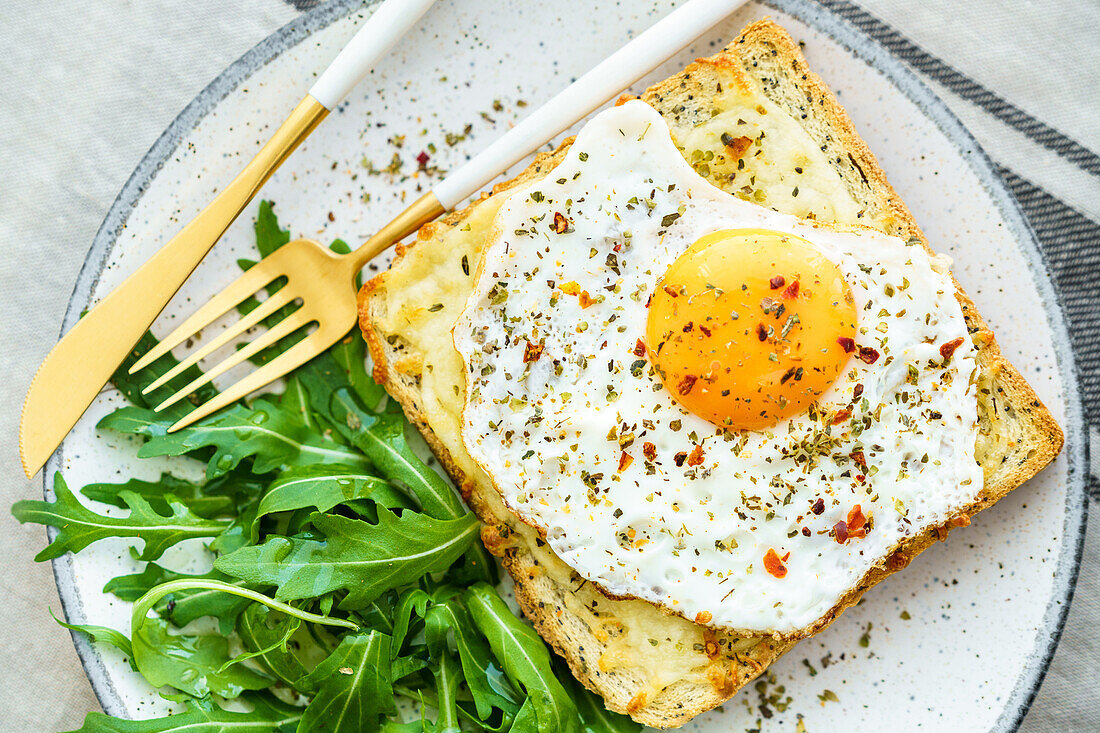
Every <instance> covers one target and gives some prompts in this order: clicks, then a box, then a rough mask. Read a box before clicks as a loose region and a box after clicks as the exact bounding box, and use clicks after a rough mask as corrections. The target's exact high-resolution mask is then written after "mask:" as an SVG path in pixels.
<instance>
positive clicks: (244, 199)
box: [19, 0, 435, 478]
mask: <svg viewBox="0 0 1100 733" xmlns="http://www.w3.org/2000/svg"><path fill="white" fill-rule="evenodd" d="M434 1H435V0H386V2H384V3H382V4H381V5H380V6H379V7H378V9H377V10H375V11H374V13H372V14H371V17H370V18H369V19H368V20H367V22H366V23H364V24H363V27H362V28H360V29H359V31H358V32H357V33H356V34H355V36H354V37H353V38H352V39H351V41H350V42H348V44H347V45H346V46H345V47H344V48H343V49H342V50H341V51H340V53H339V55H337V57H336V59H334V60H333V62H332V63H331V64H330V65H329V67H328V68H327V69H326V70H325V71H324V73H322V74H321V76H320V77H319V78H318V79H317V82H316V83H315V84H314V85H313V87H312V88H311V89H310V90H309V93H308V94H307V95H306V96H305V98H304V99H303V100H302V101H301V102H299V103H298V106H296V107H295V108H294V111H293V112H291V113H290V116H289V117H288V118H287V119H286V121H285V122H283V124H282V125H280V126H279V129H278V130H276V131H275V134H274V136H272V138H271V140H269V141H268V142H267V144H265V145H264V146H263V147H262V148H261V149H260V151H259V153H257V154H256V157H255V158H253V159H252V160H251V161H250V162H249V163H248V165H247V166H245V168H244V170H242V171H241V172H240V174H239V175H238V176H237V177H236V178H234V179H233V181H232V182H231V183H230V184H229V185H228V186H226V187H225V189H224V190H222V192H221V193H220V194H218V196H217V197H216V198H215V199H214V200H213V201H211V202H210V204H208V205H207V207H206V208H205V209H203V210H202V212H201V213H199V215H198V216H196V217H195V218H194V219H193V220H192V221H191V222H190V223H189V224H188V225H187V226H185V227H184V228H183V229H181V230H180V232H179V233H178V234H176V236H174V237H172V239H171V240H169V242H168V243H167V244H165V245H164V246H163V247H161V248H160V250H158V251H157V253H156V254H155V255H153V257H152V258H150V259H149V261H148V262H146V263H145V264H144V265H142V266H141V267H140V268H139V269H138V270H137V272H135V273H133V274H132V275H130V276H129V277H128V278H126V280H125V281H123V283H122V284H121V285H119V286H118V287H117V288H115V289H114V290H113V291H112V292H111V293H110V294H109V295H108V296H107V297H105V298H104V299H103V300H101V301H100V302H99V303H98V304H97V305H96V306H95V307H94V308H92V310H90V311H89V312H88V313H87V314H86V315H85V316H84V317H83V318H81V319H80V320H79V321H78V322H77V323H76V325H75V326H73V327H72V328H71V329H70V330H69V332H68V333H66V334H65V335H64V336H63V337H62V338H61V340H60V341H59V342H58V343H57V345H56V346H54V347H53V349H52V350H51V351H50V353H49V354H47V355H46V359H45V361H43V362H42V365H41V366H40V367H39V368H38V372H37V373H35V375H34V379H33V380H32V381H31V385H30V388H29V389H28V391H27V398H26V400H25V401H24V403H23V415H22V420H21V422H20V425H19V456H20V459H21V460H22V462H23V471H24V472H26V474H27V477H28V478H30V477H32V476H34V474H36V473H38V470H39V469H40V468H42V466H43V465H45V463H46V461H47V459H49V457H50V455H51V454H52V453H53V452H54V450H56V448H57V446H59V445H60V444H61V441H62V440H63V439H64V438H65V436H66V435H67V434H68V433H69V431H70V430H72V428H73V426H74V425H76V421H77V420H79V419H80V416H81V415H83V414H84V411H85V410H87V409H88V406H89V405H90V404H91V403H92V400H94V399H95V398H96V395H98V394H99V391H100V390H101V389H102V388H103V385H105V384H106V383H107V380H108V379H110V377H111V374H112V373H114V371H115V369H117V368H118V366H119V364H121V363H122V362H123V360H124V359H125V358H126V356H127V354H128V353H129V351H130V349H132V348H133V347H134V344H136V343H137V342H138V339H140V338H141V336H142V334H144V333H145V331H146V330H148V328H149V326H150V325H151V324H152V323H153V321H154V320H155V319H156V317H157V315H159V314H160V312H161V311H162V310H163V309H164V306H165V305H167V304H168V301H169V300H171V299H172V296H173V295H175V294H176V291H177V290H179V288H180V286H181V285H183V282H184V281H185V280H186V279H187V277H188V276H189V275H190V274H191V273H192V271H194V269H195V268H196V267H197V266H198V264H199V262H201V261H202V258H203V257H205V256H206V253H207V252H209V251H210V248H211V247H213V246H214V243H215V242H217V241H218V239H219V238H220V237H221V235H222V234H223V233H225V230H226V229H228V228H229V225H230V224H232V223H233V220H234V219H236V218H237V216H238V215H239V214H240V213H241V211H243V210H244V207H245V206H247V205H248V202H249V201H251V200H252V198H253V196H255V195H256V192H257V191H259V190H260V187H261V186H263V184H264V183H265V182H266V181H267V179H268V178H270V177H271V174H272V173H274V172H275V170H276V169H277V168H278V167H279V165H280V164H282V162H283V161H284V160H286V159H287V157H288V156H289V155H290V154H291V153H292V152H294V150H295V148H297V147H298V145H299V144H301V142H302V141H303V140H305V139H306V137H308V136H309V134H310V133H311V132H313V130H314V128H316V127H317V125H318V124H319V123H320V122H321V120H323V119H324V118H325V116H326V115H328V113H329V110H331V109H333V108H334V107H335V106H336V105H337V104H339V103H340V101H342V100H343V98H344V97H345V96H347V93H348V92H350V91H351V88H352V87H354V86H355V84H356V83H358V82H359V80H360V79H362V78H363V77H364V76H365V75H366V74H367V72H368V71H369V70H370V68H371V67H372V66H373V65H374V63H375V62H376V61H378V59H380V58H381V57H382V56H383V55H384V54H385V53H386V52H387V51H388V50H389V49H390V48H391V47H392V46H393V44H394V43H396V42H397V40H398V39H399V38H401V37H402V36H403V35H405V33H406V32H408V31H409V30H410V29H411V28H412V27H413V25H415V24H416V22H417V21H418V20H419V19H420V17H421V16H422V15H423V14H424V13H425V12H426V11H427V9H428V8H429V7H430V6H431V5H432V3H433V2H434Z"/></svg>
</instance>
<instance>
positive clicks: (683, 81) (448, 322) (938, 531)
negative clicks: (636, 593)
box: [359, 19, 1063, 728]
mask: <svg viewBox="0 0 1100 733" xmlns="http://www.w3.org/2000/svg"><path fill="white" fill-rule="evenodd" d="M641 98H642V99H643V100H644V101H645V102H647V103H648V104H650V105H651V106H653V107H654V108H655V109H656V110H657V111H658V112H659V113H660V114H661V115H662V116H663V118H664V119H665V121H666V122H667V123H668V125H669V127H670V129H671V131H672V137H673V139H674V140H675V141H676V143H677V146H678V147H680V148H681V150H682V152H683V153H684V156H685V158H686V159H687V160H688V161H689V162H691V163H692V165H693V166H694V167H695V170H696V171H697V172H698V173H700V174H701V175H703V176H704V177H707V178H709V180H710V181H711V182H712V183H714V184H715V185H717V186H719V187H721V188H724V189H725V190H727V191H729V192H731V193H733V194H735V195H737V196H739V197H742V198H747V199H749V200H753V201H756V202H758V203H760V204H761V205H764V206H768V207H771V208H773V209H776V210H778V211H780V212H783V213H787V214H793V215H796V216H800V217H803V218H811V219H818V220H824V221H830V222H836V223H839V224H862V225H864V226H869V227H872V228H874V229H878V230H880V231H883V232H885V233H887V234H891V235H894V236H898V237H902V238H904V239H909V238H917V239H919V240H920V241H921V242H922V243H924V242H925V240H924V236H923V234H922V233H921V231H920V229H919V228H918V226H917V224H916V222H915V221H914V220H913V217H912V215H911V214H910V213H909V211H908V209H907V208H906V207H905V205H904V204H903V203H902V201H901V200H900V199H899V197H898V195H897V193H896V192H895V191H894V189H893V188H892V187H891V186H890V184H889V182H888V181H887V180H886V176H885V174H884V173H883V171H882V169H881V168H880V167H879V165H878V162H877V161H876V160H875V158H874V156H873V155H872V154H871V152H870V151H869V150H868V149H867V146H866V145H865V144H864V142H863V140H862V139H860V137H859V136H858V135H857V134H856V132H855V130H854V128H853V126H852V123H851V120H850V119H849V118H848V116H847V114H846V113H845V112H844V110H843V108H841V106H840V105H839V104H838V102H837V100H836V98H835V97H834V96H833V94H832V93H831V92H830V91H829V89H828V88H827V87H826V86H825V84H824V83H823V82H822V81H821V79H820V78H819V77H817V76H816V75H815V74H813V73H812V72H810V71H809V69H808V68H807V64H806V60H805V58H804V57H803V56H802V53H801V52H800V51H799V48H798V45H797V43H795V41H794V40H792V39H791V37H790V36H789V35H788V34H787V33H786V31H785V30H783V29H782V28H781V27H779V26H778V25H776V24H775V23H773V22H771V21H770V20H767V19H765V20H761V21H759V22H756V23H754V24H752V25H750V26H748V27H747V28H745V30H744V31H742V33H741V35H740V36H738V38H737V39H736V40H734V41H733V43H731V44H730V45H729V46H728V47H727V48H726V49H725V50H724V51H722V52H721V53H719V54H717V55H715V56H713V57H710V58H707V59H700V60H698V61H696V62H695V63H693V64H691V65H690V66H688V67H687V68H686V69H685V70H684V71H683V72H681V73H680V74H678V75H676V76H674V77H672V78H670V79H667V80H666V81H664V82H662V83H660V84H657V85H655V86H654V87H652V88H650V89H649V90H647V91H646V92H645V93H644V94H643V95H642V97H641ZM723 133H725V135H724V136H723ZM723 138H724V139H723ZM731 141H732V143H733V145H732V148H733V149H734V150H735V151H736V154H735V155H733V154H731V153H730V143H731ZM570 142H571V141H570V140H567V141H565V142H564V143H562V145H561V146H560V147H559V148H558V150H557V151H555V152H554V153H545V154H542V155H540V156H539V157H537V158H536V159H535V160H534V162H532V163H531V165H530V166H529V167H528V168H527V169H526V170H525V171H523V172H522V173H521V174H520V175H519V176H517V177H516V178H514V179H512V180H511V181H507V182H505V183H501V184H499V185H497V186H496V187H495V188H494V189H493V191H492V193H491V194H483V195H482V197H481V198H480V199H479V200H478V201H476V202H475V203H473V204H471V205H469V206H467V207H466V208H465V209H463V210H461V211H457V212H454V213H452V214H450V215H449V216H447V217H446V218H445V219H442V220H440V221H437V222H434V223H431V224H428V225H426V226H424V227H423V228H422V229H421V230H420V232H419V234H418V236H417V239H416V241H415V243H414V244H411V245H409V246H404V247H398V250H397V256H396V258H395V260H394V263H393V265H392V266H391V268H390V269H389V270H388V271H386V272H384V273H381V274H380V275H378V276H376V277H375V278H374V279H372V280H371V281H370V282H368V283H367V284H366V285H365V286H364V287H363V289H362V291H361V292H360V300H359V303H360V325H361V327H362V330H363V333H364V336H365V337H366V339H367V342H368V344H369V346H370V351H371V355H372V357H373V359H374V370H375V378H376V379H377V380H378V381H379V382H380V383H382V384H384V385H385V386H386V389H387V390H388V391H389V393H390V394H391V395H392V396H393V397H394V398H395V399H396V400H398V401H399V402H400V403H401V405H402V407H403V408H404V410H405V414H406V415H407V416H408V418H409V419H410V421H412V422H413V424H415V425H416V426H417V427H418V428H419V429H420V431H421V432H422V433H423V435H424V437H425V439H426V440H427V441H428V444H429V445H430V446H431V448H432V450H433V451H434V452H435V454H436V455H437V456H438V457H439V459H440V460H441V462H442V463H443V465H444V467H445V468H446V470H447V471H448V473H449V474H450V475H451V476H452V478H453V479H454V480H455V482H456V484H457V485H458V486H459V487H460V490H461V492H462V495H463V497H464V498H465V499H466V501H467V502H468V503H469V504H470V506H471V507H472V508H473V509H474V511H475V512H476V513H477V514H478V516H479V517H480V518H481V520H482V521H483V522H484V524H485V526H484V528H483V529H482V540H483V541H484V543H485V545H486V547H488V549H489V550H490V551H491V552H493V553H494V554H495V555H497V556H498V557H500V558H501V560H502V562H503V564H504V567H505V568H506V569H507V570H508V572H509V573H510V574H511V575H512V577H513V578H514V580H515V588H516V597H517V599H518V601H519V604H520V606H521V608H522V609H523V611H524V613H525V614H526V615H527V617H528V618H529V619H530V620H531V621H532V622H533V623H534V625H535V627H536V628H537V629H538V631H539V633H540V634H541V635H542V636H543V638H544V639H546V640H547V642H549V643H550V644H551V645H552V646H553V647H554V649H555V651H557V653H558V654H560V655H561V656H562V657H563V658H564V659H565V660H566V662H567V663H568V664H569V667H570V669H571V670H572V671H573V673H574V674H575V675H576V677H577V678H578V679H579V680H580V681H581V682H582V683H584V684H585V685H586V686H587V687H588V688H589V689H591V690H593V691H595V692H597V693H598V694H600V695H601V696H602V697H603V698H604V700H605V702H606V704H607V707H608V708H610V709H611V710H614V711H617V712H624V713H628V714H629V715H631V716H632V717H633V718H634V719H635V720H637V721H638V722H640V723H644V724H647V725H651V726H655V727H659V728H669V727H676V726H679V725H682V724H684V723H686V722H687V721H688V720H690V719H691V718H692V717H694V716H695V715H698V714H699V713H701V712H704V711H706V710H710V709H711V708H713V707H715V706H717V705H719V704H721V703H722V702H724V701H725V700H727V699H729V698H730V697H731V696H732V695H733V694H734V693H735V692H736V691H737V690H739V689H740V688H741V687H743V686H744V685H745V684H747V683H748V682H750V681H751V680H752V679H754V678H755V677H756V676H757V675H759V674H760V673H761V672H762V671H763V670H764V669H765V668H766V667H767V666H768V665H769V664H771V663H772V662H773V661H775V660H776V659H777V658H778V657H779V656H780V655H782V654H783V653H784V652H786V651H787V650H788V649H789V648H790V647H791V646H793V644H794V642H792V641H786V640H781V639H778V638H772V637H770V636H759V637H738V636H734V635H731V634H728V633H725V632H722V631H719V630H714V629H710V628H707V627H705V626H701V625H699V624H696V623H693V622H690V621H687V620H684V619H683V618H680V617H678V616H673V615H670V614H667V613H665V612H663V611H661V610H659V609H658V608H656V607H655V606H653V605H650V604H648V603H647V602H645V601H640V600H614V599H611V598H608V597H606V596H604V595H602V594H601V593H600V592H599V591H598V589H596V588H594V587H593V585H592V584H589V583H587V582H586V581H585V580H584V579H583V578H581V577H580V576H578V575H577V574H576V573H574V572H573V571H572V570H571V569H570V568H569V567H568V566H566V565H565V563H564V562H562V561H561V560H560V559H559V558H558V557H557V556H555V554H554V553H553V552H552V551H551V550H550V548H549V547H548V546H547V545H546V544H545V543H544V542H543V541H542V540H541V539H540V538H539V536H538V534H537V533H536V532H535V530H534V529H532V528H531V527H529V526H527V525H525V524H524V523H522V522H521V521H520V520H519V519H517V518H516V517H515V516H514V515H513V514H511V513H510V512H509V511H508V510H507V509H505V507H504V505H503V503H502V501H501V499H500V496H499V494H497V492H496V491H495V490H494V489H493V488H492V484H491V482H490V481H489V480H488V477H486V476H485V475H484V474H483V473H482V472H481V470H480V469H479V468H478V467H477V466H476V465H475V463H474V461H473V460H472V458H471V457H470V456H469V455H468V454H467V452H466V451H465V449H464V447H463V443H462V440H461V438H460V418H461V411H462V407H463V404H462V403H463V398H462V395H464V394H465V383H464V374H463V369H462V361H461V359H460V357H459V355H458V353H457V352H456V351H455V349H454V346H453V343H452V341H451V327H452V325H453V324H454V321H455V318H456V317H457V316H458V314H459V312H460V311H461V309H462V307H463V306H464V304H465V301H466V298H467V296H468V295H469V294H470V292H471V290H472V287H473V275H474V273H475V272H476V270H477V265H478V262H479V259H480V256H481V251H482V247H483V246H484V245H485V243H486V239H487V234H488V232H489V231H490V228H491V226H492V223H493V218H494V216H495V214H496V212H497V210H498V209H499V208H500V205H501V203H502V202H503V200H504V198H505V197H506V193H507V191H508V190H509V189H511V188H512V187H514V186H517V185H519V184H520V183H523V182H526V181H529V180H532V179H535V178H538V177H541V176H545V175H546V174H547V172H548V171H549V170H551V169H552V168H553V167H554V165H555V164H556V162H557V161H558V160H559V159H560V158H561V155H562V154H563V152H564V151H565V150H566V149H567V148H568V146H569V144H570ZM925 246H927V244H926V243H925ZM956 287H957V297H958V299H959V302H960V303H961V305H962V309H963V313H964V315H965V317H966V319H967V323H968V326H969V330H970V334H971V337H972V338H973V339H974V342H975V344H976V345H977V347H978V349H979V357H978V361H979V365H980V369H981V376H980V383H979V407H978V410H979V437H978V441H977V456H978V460H979V462H980V463H981V464H982V466H983V468H984V474H985V486H984V489H983V491H982V492H981V495H980V498H979V499H978V500H977V501H975V502H974V503H973V504H972V505H970V506H969V507H967V509H966V513H965V515H962V516H958V517H956V519H955V520H953V521H952V522H951V523H950V526H949V525H944V526H941V527H936V528H933V529H931V530H929V531H928V532H926V533H924V534H922V535H920V536H917V537H914V538H912V539H910V540H908V541H907V542H905V543H904V544H903V545H901V547H900V548H899V549H898V550H897V551H896V552H895V553H894V554H893V555H892V556H890V557H889V558H888V559H887V560H886V561H885V562H884V563H883V564H882V565H881V566H880V567H875V568H874V569H872V570H871V571H870V572H869V573H868V574H867V575H866V576H865V577H864V578H863V580H862V582H860V583H859V584H858V585H857V586H856V587H854V588H852V589H851V590H850V591H849V592H848V593H847V594H846V595H845V596H844V597H843V598H842V599H841V600H840V602H839V603H838V604H837V605H836V606H835V607H834V608H833V610H832V611H831V613H830V614H829V616H828V617H827V619H826V622H825V623H824V624H823V626H822V628H823V627H824V626H827V625H828V623H829V622H831V620H832V619H834V618H836V616H837V615H839V614H840V613H841V612H842V611H843V610H844V609H846V608H848V607H850V606H852V605H854V604H855V603H856V602H857V601H858V600H859V599H860V597H861V596H862V595H863V593H864V592H865V591H866V590H867V589H868V588H870V587H871V586H873V585H875V584H876V583H878V582H879V581H881V580H882V579H883V578H885V577H886V576H888V575H890V574H891V573H893V572H896V571H897V570H900V569H901V568H903V567H905V566H906V565H907V564H908V563H909V562H910V561H911V560H912V559H913V557H914V556H916V555H917V554H919V553H920V552H922V551H923V550H924V549H925V548H927V547H928V546H930V545H931V544H932V543H933V542H935V541H936V540H937V539H939V540H942V539H945V538H946V536H947V532H948V531H949V530H950V529H951V528H952V527H953V526H963V525H965V524H968V523H969V520H968V518H967V517H968V516H970V515H972V514H974V513H976V512H978V511H980V510H982V509H984V508H986V507H988V506H990V505H992V504H994V503H996V502H997V501H998V500H999V499H1000V498H1001V497H1003V496H1004V495H1005V494H1007V493H1008V492H1009V491H1011V490H1012V489H1013V488H1015V487H1016V486H1018V485H1020V484H1021V483H1023V482H1024V481H1026V480H1027V479H1028V478H1030V477H1031V476H1033V475H1035V474H1036V473H1037V472H1038V471H1039V470H1040V469H1042V468H1043V467H1044V466H1046V465H1047V464H1048V463H1049V462H1050V461H1051V460H1053V458H1054V457H1055V456H1056V455H1057V453H1058V451H1059V450H1060V449H1061V446H1062V441H1063V436H1062V431H1061V429H1060V428H1059V427H1058V425H1057V424H1056V423H1055V421H1054V419H1053V418H1052V416H1051V415H1050V413H1049V411H1048V410H1047V409H1046V408H1045V407H1044V406H1043V404H1042V403H1041V402H1040V401H1039V399H1038V398H1037V397H1036V395H1035V393H1034V392H1033V391H1032V389H1031V387H1030V386H1029V385H1028V384H1027V383H1026V381H1025V380H1024V379H1023V377H1022V376H1021V375H1020V373H1019V372H1018V371H1016V370H1015V369H1014V368H1013V367H1012V366H1011V365H1010V364H1009V363H1008V362H1007V361H1006V360H1005V358H1004V357H1003V356H1002V355H1001V352H1000V349H999V348H998V347H997V343H996V341H995V340H994V337H993V334H992V333H991V332H990V331H989V329H988V328H987V327H986V324H985V322H984V321H983V320H982V318H981V316H980V315H979V313H978V311H977V309H976V308H975V306H974V304H973V302H972V301H971V300H970V299H969V298H968V297H967V296H966V294H965V293H964V292H963V291H962V289H961V288H958V284H957V283H956Z"/></svg>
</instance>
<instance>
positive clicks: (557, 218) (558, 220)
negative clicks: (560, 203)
mask: <svg viewBox="0 0 1100 733" xmlns="http://www.w3.org/2000/svg"><path fill="white" fill-rule="evenodd" d="M568 230H569V219H567V218H566V217H565V214H563V213H561V212H560V211H555V212H554V231H555V232H556V233H557V234H565V232H566V231H568Z"/></svg>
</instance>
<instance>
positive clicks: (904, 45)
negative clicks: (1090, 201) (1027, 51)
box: [818, 0, 1100, 176]
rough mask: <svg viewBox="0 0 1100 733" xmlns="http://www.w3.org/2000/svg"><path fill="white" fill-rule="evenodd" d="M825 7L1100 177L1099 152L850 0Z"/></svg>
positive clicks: (825, 1) (830, 0)
mask: <svg viewBox="0 0 1100 733" xmlns="http://www.w3.org/2000/svg"><path fill="white" fill-rule="evenodd" d="M818 2H820V3H821V5H822V6H824V7H826V8H828V9H829V10H830V11H832V12H834V13H836V14H837V15H839V16H840V17H842V18H844V19H845V20H847V21H848V22H849V23H851V24H852V25H854V26H855V27H856V28H858V29H859V30H861V31H862V32H864V33H866V34H867V35H868V36H870V37H871V38H873V39H875V40H876V41H878V42H879V43H880V44H882V45H883V46H885V47H886V48H887V49H889V50H890V52H891V53H892V54H894V55H895V56H897V57H898V58H900V59H901V60H903V61H905V63H907V64H909V65H910V66H912V67H913V68H914V69H916V70H917V71H919V72H921V73H922V74H926V75H927V76H929V77H930V78H932V79H935V80H936V81H937V82H939V83H940V84H943V85H944V86H945V87H947V88H948V89H950V90H951V91H952V92H954V93H955V94H957V95H959V96H960V97H962V98H963V99H965V100H967V101H969V102H972V103H973V104H975V105H977V106H979V107H981V108H982V109H984V110H985V111H986V112H988V113H989V114H991V115H993V116H994V117H996V118H997V119H998V120H1000V121H1001V122H1003V123H1005V124H1006V125H1008V126H1009V127H1012V128H1015V129H1016V130H1019V131H1020V132H1022V133H1024V134H1025V135H1027V136H1028V137H1029V138H1031V139H1032V140H1034V141H1035V142H1037V143H1039V144H1040V145H1042V146H1043V147H1045V148H1047V149H1048V150H1052V151H1054V152H1055V153H1057V154H1058V155H1060V156H1061V157H1063V158H1065V159H1066V160H1067V161H1069V162H1070V163H1073V164H1074V165H1076V166H1078V167H1080V168H1081V169H1082V170H1084V171H1087V172H1089V173H1091V174H1092V175H1094V176H1100V155H1097V154H1096V153H1094V152H1093V151H1091V150H1089V149H1088V148H1086V147H1085V146H1084V145H1082V144H1081V143H1079V142H1077V141H1076V140H1074V139H1073V138H1071V137H1068V136H1067V135H1065V134H1063V133H1061V132H1059V131H1058V130H1056V129H1054V128H1053V127H1051V126H1050V125H1047V124H1046V123H1044V122H1042V121H1040V120H1037V119H1035V118H1034V117H1032V116H1031V115H1029V114H1028V113H1027V112H1025V111H1023V110H1022V109H1020V108H1019V107H1017V106H1016V105H1014V104H1012V103H1011V102H1009V101H1008V100H1006V99H1004V98H1002V97H1000V96H998V95H996V94H994V93H993V92H992V91H990V90H989V89H987V88H986V87H984V86H982V85H981V84H979V83H978V82H976V81H974V80H973V79H971V78H970V77H968V76H966V75H965V74H963V73H962V72H960V71H958V70H957V69H955V68H954V67H952V66H950V65H949V64H947V63H945V62H944V61H942V60H941V59H939V58H937V57H935V56H933V55H932V54H930V53H928V52H927V51H925V50H924V49H922V48H921V47H920V46H918V45H917V44H915V43H913V42H912V41H910V40H909V39H908V38H905V37H904V36H902V35H901V34H899V33H898V32H897V31H895V30H894V29H893V28H892V27H890V26H889V25H887V24H886V23H884V22H882V21H881V20H879V19H878V18H876V17H874V16H873V15H871V14H869V13H867V12H866V11H865V10H863V9H862V8H860V7H858V6H856V5H854V4H852V3H851V2H848V0H818Z"/></svg>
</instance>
